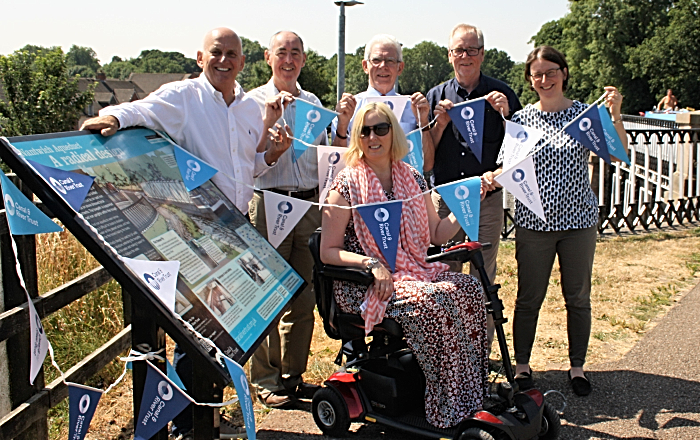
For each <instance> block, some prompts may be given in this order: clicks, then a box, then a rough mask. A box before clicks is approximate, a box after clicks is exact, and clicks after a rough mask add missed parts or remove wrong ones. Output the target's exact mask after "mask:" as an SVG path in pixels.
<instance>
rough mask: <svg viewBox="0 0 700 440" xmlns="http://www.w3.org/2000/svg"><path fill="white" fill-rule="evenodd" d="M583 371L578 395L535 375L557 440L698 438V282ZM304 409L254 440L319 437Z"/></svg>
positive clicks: (361, 432)
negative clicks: (548, 397)
mask: <svg viewBox="0 0 700 440" xmlns="http://www.w3.org/2000/svg"><path fill="white" fill-rule="evenodd" d="M587 370H588V371H589V373H590V378H591V382H592V383H593V386H594V390H593V394H591V395H590V396H588V397H583V398H582V397H577V396H576V395H574V394H573V392H571V391H570V388H569V385H568V380H567V378H566V371H551V370H550V371H547V372H546V373H544V374H540V375H538V374H537V373H536V374H535V385H536V386H537V387H538V388H539V389H540V390H550V389H554V390H561V392H562V393H563V394H564V396H565V397H566V400H567V407H566V409H565V411H564V415H563V417H562V424H563V425H564V426H563V429H562V436H561V437H560V438H561V439H562V440H578V439H604V440H608V439H615V440H617V439H626V440H647V439H663V440H671V439H674V440H675V439H681V440H698V439H700V284H699V285H697V286H695V288H694V289H693V290H691V291H690V292H689V293H687V294H686V295H685V296H684V297H683V298H682V299H681V301H679V302H678V304H676V306H675V307H674V308H672V309H671V310H670V311H669V313H668V314H667V315H666V316H665V317H664V318H663V319H662V320H661V322H659V324H658V325H657V326H656V327H655V328H654V329H653V330H652V331H651V332H649V334H647V335H646V336H645V337H644V338H643V339H642V340H641V341H640V342H639V343H638V344H637V345H636V346H635V347H634V348H633V349H632V350H631V351H630V352H629V353H628V354H627V355H626V356H625V357H624V358H622V359H621V360H619V361H617V362H611V363H606V364H598V365H589V366H588V367H587ZM552 403H553V404H555V405H558V404H559V403H558V402H556V401H554V400H552ZM310 407H311V405H310V404H305V405H304V408H303V409H299V410H292V411H280V410H274V411H272V412H271V413H270V414H269V415H268V417H267V418H266V419H265V421H264V423H263V424H262V426H260V428H259V433H258V438H260V439H263V440H267V439H275V440H278V439H279V440H287V439H288V440H310V439H321V438H324V437H323V436H322V434H321V431H320V430H319V429H318V428H317V427H316V424H315V423H314V421H313V417H312V416H311V413H310V410H311V408H310ZM351 431H353V433H352V434H351V435H350V436H349V438H351V439H354V440H364V439H385V440H409V439H410V440H413V439H414V438H416V437H414V436H410V435H406V434H404V433H403V432H399V431H394V430H384V429H383V428H381V427H378V426H375V425H373V426H367V425H362V424H353V425H352V426H351Z"/></svg>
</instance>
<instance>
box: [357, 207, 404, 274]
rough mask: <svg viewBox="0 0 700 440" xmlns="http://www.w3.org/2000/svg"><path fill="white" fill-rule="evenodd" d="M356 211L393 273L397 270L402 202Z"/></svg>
mask: <svg viewBox="0 0 700 440" xmlns="http://www.w3.org/2000/svg"><path fill="white" fill-rule="evenodd" d="M356 209H357V212H359V213H360V215H361V216H362V220H364V222H365V224H366V225H367V228H368V229H369V231H370V232H371V233H372V237H374V241H375V243H377V246H378V247H379V250H380V251H381V252H382V255H384V259H385V260H386V262H387V264H388V265H389V267H390V268H391V271H392V272H393V271H394V270H395V269H396V251H397V250H398V248H399V233H400V228H401V210H402V209H403V203H401V200H397V201H393V202H386V203H377V204H374V205H371V206H360V207H358V208H356Z"/></svg>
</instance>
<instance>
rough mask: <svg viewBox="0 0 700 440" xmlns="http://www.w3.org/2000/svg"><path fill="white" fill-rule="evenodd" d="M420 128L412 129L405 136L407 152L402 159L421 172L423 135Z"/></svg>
mask: <svg viewBox="0 0 700 440" xmlns="http://www.w3.org/2000/svg"><path fill="white" fill-rule="evenodd" d="M421 134H422V132H421V131H420V129H417V130H413V131H412V132H410V133H409V134H408V135H407V136H406V141H407V142H408V154H406V157H404V158H403V161H404V162H406V163H407V164H409V165H411V166H412V167H413V168H415V169H416V170H417V171H418V172H419V173H421V174H423V137H422V136H421Z"/></svg>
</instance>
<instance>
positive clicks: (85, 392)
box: [68, 383, 102, 440]
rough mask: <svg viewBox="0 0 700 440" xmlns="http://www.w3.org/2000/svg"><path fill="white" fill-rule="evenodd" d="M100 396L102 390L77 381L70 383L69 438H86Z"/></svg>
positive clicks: (75, 439) (78, 439)
mask: <svg viewBox="0 0 700 440" xmlns="http://www.w3.org/2000/svg"><path fill="white" fill-rule="evenodd" d="M100 398H102V391H100V390H97V389H95V388H90V387H86V386H84V385H78V384H76V383H69V384H68V407H69V410H68V418H69V423H68V426H69V428H68V440H83V439H84V438H85V434H87V431H88V428H89V427H90V421H92V416H94V415H95V409H96V408H97V404H98V403H99V402H100Z"/></svg>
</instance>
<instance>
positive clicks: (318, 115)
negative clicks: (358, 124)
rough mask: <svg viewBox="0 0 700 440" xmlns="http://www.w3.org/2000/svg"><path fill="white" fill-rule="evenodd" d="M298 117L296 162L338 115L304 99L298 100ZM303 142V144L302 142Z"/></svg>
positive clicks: (296, 121) (295, 145) (295, 136)
mask: <svg viewBox="0 0 700 440" xmlns="http://www.w3.org/2000/svg"><path fill="white" fill-rule="evenodd" d="M295 102H296V107H297V111H296V116H295V117H294V138H295V139H294V144H293V148H294V161H296V160H297V159H299V158H300V157H301V155H302V154H304V151H306V148H307V146H306V144H304V142H306V143H307V144H313V143H314V140H315V139H316V138H317V137H318V135H319V134H321V133H322V132H323V131H324V130H325V129H326V127H327V126H328V124H330V123H331V121H332V120H333V118H335V116H336V115H337V113H336V112H332V111H330V110H328V109H325V108H323V107H319V106H317V105H314V104H312V103H310V102H308V101H304V100H303V99H298V98H297V99H296V100H295ZM300 141H301V142H300Z"/></svg>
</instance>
